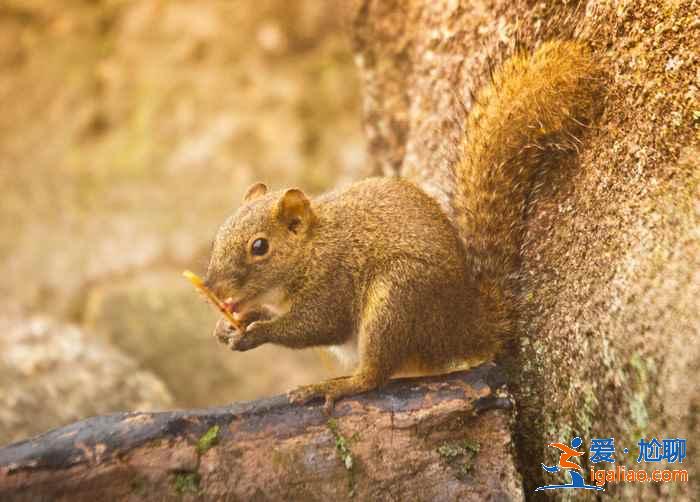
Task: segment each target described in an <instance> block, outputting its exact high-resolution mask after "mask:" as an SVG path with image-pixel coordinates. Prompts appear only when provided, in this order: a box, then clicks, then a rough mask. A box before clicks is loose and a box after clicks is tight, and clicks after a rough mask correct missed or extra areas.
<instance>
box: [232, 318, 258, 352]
mask: <svg viewBox="0 0 700 502" xmlns="http://www.w3.org/2000/svg"><path fill="white" fill-rule="evenodd" d="M264 325H265V321H255V322H252V323H250V324H249V325H248V326H247V327H246V329H245V332H243V333H241V332H240V331H237V330H233V332H232V333H231V334H229V336H228V340H227V344H228V347H229V348H230V349H231V350H236V351H239V352H245V351H246V350H251V349H254V348H255V347H258V346H259V345H262V344H263V343H265V342H266V338H265V326H264Z"/></svg>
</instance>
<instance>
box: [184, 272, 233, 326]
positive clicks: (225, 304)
mask: <svg viewBox="0 0 700 502" xmlns="http://www.w3.org/2000/svg"><path fill="white" fill-rule="evenodd" d="M182 276H183V277H184V278H185V279H187V280H188V281H190V282H191V283H192V285H193V286H194V287H195V288H196V289H197V291H199V292H200V293H201V294H202V296H204V297H205V298H206V299H207V300H209V301H210V302H211V303H212V304H213V305H214V306H215V307H216V308H217V309H218V310H219V312H221V313H222V314H223V316H224V317H225V318H226V319H227V320H228V322H229V323H230V324H231V326H233V327H234V328H236V329H237V330H238V331H240V332H241V333H243V332H245V328H244V327H243V326H242V325H241V323H240V321H238V320H237V319H236V318H235V317H234V316H233V313H234V312H235V305H234V304H233V303H231V302H230V301H229V300H228V299H227V300H223V301H222V300H221V299H219V297H218V296H216V294H215V293H214V292H213V291H212V290H211V289H209V288H208V287H207V286H206V284H204V281H203V280H202V278H201V277H199V276H198V275H197V274H195V273H194V272H191V271H189V270H185V271H184V272H183V273H182Z"/></svg>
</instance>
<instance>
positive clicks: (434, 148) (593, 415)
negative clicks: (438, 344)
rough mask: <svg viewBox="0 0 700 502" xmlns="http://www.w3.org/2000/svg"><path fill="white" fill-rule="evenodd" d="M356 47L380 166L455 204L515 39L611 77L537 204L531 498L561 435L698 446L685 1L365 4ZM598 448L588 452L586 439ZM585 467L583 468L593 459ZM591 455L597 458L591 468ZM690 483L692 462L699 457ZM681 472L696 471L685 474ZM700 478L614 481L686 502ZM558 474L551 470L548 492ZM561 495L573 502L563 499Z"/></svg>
mask: <svg viewBox="0 0 700 502" xmlns="http://www.w3.org/2000/svg"><path fill="white" fill-rule="evenodd" d="M355 7H356V9H355V11H354V16H355V18H354V27H355V48H356V51H357V60H358V62H359V64H360V68H361V73H362V81H363V86H364V87H363V89H364V96H365V124H366V125H365V127H366V130H367V134H368V138H369V141H370V151H371V154H372V159H373V161H374V163H375V167H374V172H377V173H380V172H383V173H398V174H401V175H404V176H408V177H412V178H414V179H415V178H416V176H418V175H417V173H418V172H419V171H420V170H419V169H417V167H420V166H430V167H431V169H432V174H430V175H428V176H424V177H420V179H419V181H420V182H421V183H422V184H423V186H424V187H425V188H426V189H427V190H428V191H430V192H431V193H433V194H435V195H436V196H437V197H438V198H439V199H440V200H441V201H442V203H443V205H444V206H445V207H446V208H449V206H450V204H449V200H450V197H451V195H452V194H451V191H450V180H449V177H446V176H445V172H446V171H447V170H446V169H444V167H445V166H446V165H449V164H451V163H453V162H454V161H455V159H456V158H457V156H458V155H459V151H458V149H457V148H456V145H458V144H459V140H460V135H461V134H462V130H461V128H462V125H461V124H462V120H461V118H462V117H463V115H464V112H465V111H468V110H469V108H470V106H471V97H470V90H476V89H478V87H479V83H480V82H483V81H484V80H485V79H486V78H488V68H489V63H488V60H489V59H491V60H492V61H496V62H497V61H498V59H499V58H501V57H505V56H507V55H508V53H509V52H511V51H512V49H513V47H514V45H515V44H516V42H517V43H519V44H520V45H521V46H522V47H525V48H532V47H535V46H536V45H537V44H538V43H540V42H542V41H543V40H547V39H550V38H556V37H568V36H571V35H572V34H574V35H576V36H577V37H579V38H580V39H582V40H584V41H586V42H587V43H588V44H590V46H591V47H592V48H593V50H594V51H595V54H596V55H597V57H598V58H599V59H600V61H601V65H602V67H603V68H604V70H605V71H606V73H607V76H608V79H607V86H608V93H607V97H606V99H605V103H603V105H604V113H603V116H602V117H601V119H600V121H599V123H598V124H597V126H596V127H595V128H593V129H592V130H591V131H590V132H589V134H588V135H587V137H586V138H585V139H584V143H583V144H582V146H581V155H580V156H579V161H578V162H577V163H576V165H573V166H570V167H571V168H570V169H567V170H564V171H562V172H561V173H555V174H553V175H552V177H551V179H547V180H543V181H544V186H543V189H542V190H541V191H540V193H539V194H538V196H537V197H535V198H533V201H532V205H531V208H530V214H529V218H528V231H527V238H526V241H525V243H524V245H523V264H522V276H523V279H524V284H523V300H524V302H525V304H526V308H525V309H524V311H523V318H522V321H523V322H522V326H523V327H522V333H521V336H520V338H519V340H520V341H519V347H518V348H517V349H516V350H515V351H514V352H515V353H514V354H511V357H510V358H509V361H508V363H509V364H510V366H511V370H512V374H513V381H514V384H515V385H514V391H515V395H516V402H517V405H518V419H517V422H516V430H517V433H518V437H517V442H516V443H517V446H518V451H519V454H520V461H521V466H520V467H521V469H522V471H523V472H524V473H525V487H526V493H532V490H533V489H534V487H535V486H538V485H539V484H542V482H543V481H544V475H545V473H544V471H543V470H542V469H541V467H540V462H543V461H544V462H548V463H550V464H551V462H552V461H553V460H554V459H555V456H556V451H554V450H552V449H547V448H546V446H545V445H546V444H547V443H548V442H550V441H552V440H561V441H565V440H570V439H571V438H572V437H573V436H574V435H580V436H581V437H582V438H584V439H585V440H587V441H588V440H589V439H590V438H596V437H614V438H615V441H616V445H618V448H619V449H620V450H621V449H622V448H624V447H627V448H628V449H629V450H630V454H629V455H627V456H625V455H623V454H622V452H621V451H620V452H618V459H619V460H618V461H619V462H622V463H623V464H624V465H636V462H635V460H636V456H633V454H634V452H636V451H637V450H636V445H637V442H638V441H639V439H640V438H641V437H645V438H647V439H650V438H651V437H682V438H687V439H688V444H700V422H698V420H697V413H698V409H699V407H700V388H699V385H700V380H699V379H698V378H697V371H698V367H699V366H700V336H698V334H699V332H700V188H699V187H700V160H699V159H700V149H698V130H699V127H700V105H699V104H698V92H699V91H698V88H699V87H700V66H699V64H700V59H699V57H700V56H699V54H700V22H699V21H698V16H697V13H698V12H700V4H699V3H698V2H697V1H695V0H681V1H661V2H659V1H656V0H650V1H646V0H636V1H627V0H626V1H619V2H610V1H603V0H600V1H596V0H591V1H588V2H584V1H568V2H567V1H562V2H530V1H524V0H518V1H510V0H508V1H505V0H503V1H501V0H478V1H474V2H458V1H455V0H444V1H434V2H432V1H431V2H427V1H412V2H403V1H398V0H394V1H391V0H388V1H387V0H382V1H379V0H364V1H357V2H355ZM587 444H588V443H587ZM586 458H587V457H586ZM585 461H586V462H587V460H585ZM687 462H688V463H687V468H688V470H689V472H694V471H693V470H692V468H693V467H692V466H693V465H697V464H696V463H694V462H693V460H692V459H688V460H687ZM684 466H685V465H684ZM695 478H696V479H695V480H694V481H693V479H692V476H691V483H689V484H654V483H647V484H638V485H634V484H628V485H624V486H618V487H613V486H611V487H609V490H610V491H614V492H615V493H616V494H617V495H618V496H623V495H630V496H635V497H643V496H646V497H672V496H673V497H679V498H684V497H685V498H686V499H689V498H692V495H691V494H697V493H698V491H699V490H700V488H699V486H700V485H698V480H697V476H695ZM553 479H555V478H553V477H549V481H552V480H553ZM560 496H562V497H566V496H567V495H566V493H563V494H562V493H561V492H560Z"/></svg>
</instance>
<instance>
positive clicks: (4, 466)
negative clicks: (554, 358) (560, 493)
mask: <svg viewBox="0 0 700 502" xmlns="http://www.w3.org/2000/svg"><path fill="white" fill-rule="evenodd" d="M502 382H503V378H502V377H501V376H499V373H498V371H497V369H496V367H495V366H494V365H492V364H487V365H484V366H481V367H479V368H476V369H475V370H472V371H469V372H460V373H454V374H451V375H449V376H447V377H435V378H428V379H421V380H418V379H406V380H401V381H395V382H392V383H391V384H390V385H388V386H387V387H386V388H384V389H383V390H381V391H380V392H372V393H368V394H365V395H361V396H357V397H354V398H350V399H343V400H341V401H340V402H338V403H337V404H336V408H335V411H334V413H333V417H332V418H329V417H327V416H325V415H324V414H323V412H322V406H321V404H320V403H316V404H314V405H309V406H292V405H290V404H288V403H287V399H286V398H285V397H282V396H280V397H275V398H271V399H266V400H261V401H254V402H250V403H239V404H234V405H232V406H228V407H224V408H212V409H208V410H185V411H175V412H162V413H119V414H114V415H107V416H102V417H95V418H90V419H87V420H84V421H82V422H77V423H75V424H72V425H69V426H67V427H64V428H61V429H56V430H54V431H51V432H49V433H46V434H44V435H42V436H38V437H36V438H34V439H30V440H28V441H23V442H20V443H16V444H13V445H10V446H8V447H5V448H3V449H0V500H31V501H35V500H51V501H53V500H70V501H76V500H87V501H92V500H95V497H96V496H98V497H99V498H100V499H101V500H159V501H160V500H171V499H172V500H180V499H181V498H182V497H183V496H184V497H186V498H189V499H198V500H199V499H201V500H245V501H250V500H275V501H277V500H294V501H297V500H304V501H311V500H444V501H450V500H487V499H498V500H521V499H522V489H521V487H520V477H519V475H518V473H517V471H516V470H515V468H514V463H513V457H512V455H511V453H512V451H511V450H512V443H511V440H510V432H509V431H510V421H511V411H510V400H509V399H508V398H507V397H504V396H505V394H504V391H503V389H501V388H500V387H501V385H502Z"/></svg>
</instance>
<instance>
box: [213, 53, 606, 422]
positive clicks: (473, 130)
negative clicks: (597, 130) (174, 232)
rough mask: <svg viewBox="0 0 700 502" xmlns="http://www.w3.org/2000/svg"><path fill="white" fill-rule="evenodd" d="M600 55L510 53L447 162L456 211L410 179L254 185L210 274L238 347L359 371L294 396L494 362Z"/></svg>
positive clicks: (330, 398) (574, 142) (578, 130)
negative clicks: (305, 352)
mask: <svg viewBox="0 0 700 502" xmlns="http://www.w3.org/2000/svg"><path fill="white" fill-rule="evenodd" d="M595 68H596V65H595V64H594V60H593V56H592V54H591V53H590V51H589V50H588V49H587V47H585V46H584V45H583V44H582V43H580V42H577V41H549V42H545V43H543V44H542V45H541V46H540V47H539V48H538V49H536V50H535V51H534V52H532V53H527V52H524V51H516V53H515V54H514V55H513V56H511V57H510V58H509V59H507V60H506V61H505V62H504V63H502V64H501V66H500V67H499V68H498V69H496V70H495V72H494V73H493V75H492V77H491V80H490V82H489V83H488V84H487V85H485V86H484V87H483V88H482V89H481V90H480V91H479V92H478V94H477V95H476V97H475V100H474V103H473V106H472V109H471V111H470V113H469V114H468V116H467V118H466V124H465V135H464V136H465V137H464V141H463V144H461V145H459V161H458V162H457V163H456V165H454V166H453V167H452V169H453V170H454V172H453V173H452V174H453V179H454V180H455V183H456V186H455V187H454V190H453V193H454V195H453V200H452V203H451V204H452V209H453V210H454V211H453V212H454V216H453V218H452V221H451V220H450V219H449V218H448V216H447V215H446V214H445V212H444V211H443V210H442V209H441V207H440V206H439V205H438V203H437V201H436V200H434V199H433V198H432V197H431V196H429V195H428V194H427V193H426V192H424V191H423V190H422V189H421V188H420V187H419V185H418V183H417V182H416V181H414V180H410V179H401V178H398V177H385V178H369V179H365V180H362V181H359V182H356V183H354V184H352V185H350V186H349V187H347V188H343V189H338V190H336V191H332V192H330V193H327V194H324V195H321V196H319V197H314V198H309V197H307V195H306V194H304V192H302V191H301V190H299V189H296V188H292V189H289V190H285V191H269V190H268V188H267V187H266V186H265V185H264V184H262V183H256V184H254V185H253V186H251V187H250V188H249V189H248V191H247V193H246V194H245V197H244V201H243V205H242V206H241V207H240V208H239V209H238V210H237V211H236V212H235V213H234V214H233V215H232V216H230V217H229V218H228V219H227V220H226V221H225V222H224V224H223V225H222V226H221V228H220V229H219V231H218V233H217V235H216V238H215V240H214V245H213V248H212V254H211V260H210V263H209V267H208V270H207V275H206V278H205V284H206V285H207V286H208V287H209V288H211V289H212V290H213V291H214V292H215V293H216V294H217V295H219V296H220V297H222V298H227V301H226V303H227V305H228V306H229V307H230V309H231V311H232V312H234V316H235V317H236V319H239V320H241V322H242V323H243V326H245V328H244V332H239V331H237V330H235V329H234V328H232V327H231V326H230V325H229V323H228V322H227V321H226V320H225V319H222V320H221V321H219V323H218V324H217V327H216V328H215V335H216V336H217V337H218V338H219V340H220V341H222V342H224V343H226V344H228V346H229V347H230V348H231V349H232V350H236V351H246V350H250V349H253V348H255V347H257V346H259V345H261V344H265V343H273V344H278V345H282V346H285V347H290V348H294V349H297V348H306V347H319V346H321V347H327V348H329V349H330V350H331V351H332V352H334V353H336V354H337V355H338V356H339V357H340V358H341V359H342V360H344V362H345V363H347V364H348V365H352V366H354V367H355V370H354V372H353V373H352V374H351V375H349V376H345V377H340V378H335V379H331V380H328V381H324V382H321V383H316V384H312V385H307V386H303V387H301V388H299V389H296V390H292V391H290V393H289V399H290V401H291V402H292V403H305V402H307V401H309V400H311V399H314V398H317V397H323V398H325V407H324V408H325V410H326V411H327V412H329V411H330V410H332V409H333V404H334V402H335V401H336V400H337V399H338V398H340V397H342V396H348V395H353V394H357V393H361V392H365V391H369V390H372V389H375V388H378V387H380V386H381V385H383V384H384V383H386V382H387V380H388V379H389V378H390V377H392V376H396V375H397V374H404V373H407V372H414V373H415V372H418V373H440V372H445V371H449V370H450V369H451V368H453V367H455V366H456V365H463V363H464V362H467V363H468V364H475V363H480V362H483V361H485V360H489V359H492V358H494V357H495V356H496V355H498V354H499V352H501V350H502V348H503V346H504V344H505V343H506V342H507V341H508V340H510V339H512V337H513V336H514V334H515V331H516V329H515V322H516V318H517V309H518V301H517V295H516V293H515V291H516V280H517V279H516V277H517V267H518V259H519V255H520V246H521V241H522V233H523V228H524V225H523V215H524V211H525V208H526V202H527V196H528V193H529V191H530V190H531V186H532V180H533V178H534V177H535V176H536V175H537V173H538V172H541V171H544V170H547V169H551V168H554V167H556V163H557V162H558V159H559V158H560V156H559V155H558V153H559V152H562V151H565V152H569V151H578V144H579V143H580V139H579V137H580V136H581V134H582V133H583V132H584V130H585V128H586V127H588V124H590V123H591V121H592V119H593V110H594V109H595V102H596V99H597V92H596V89H597V86H596V85H595V83H596V70H595Z"/></svg>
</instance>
